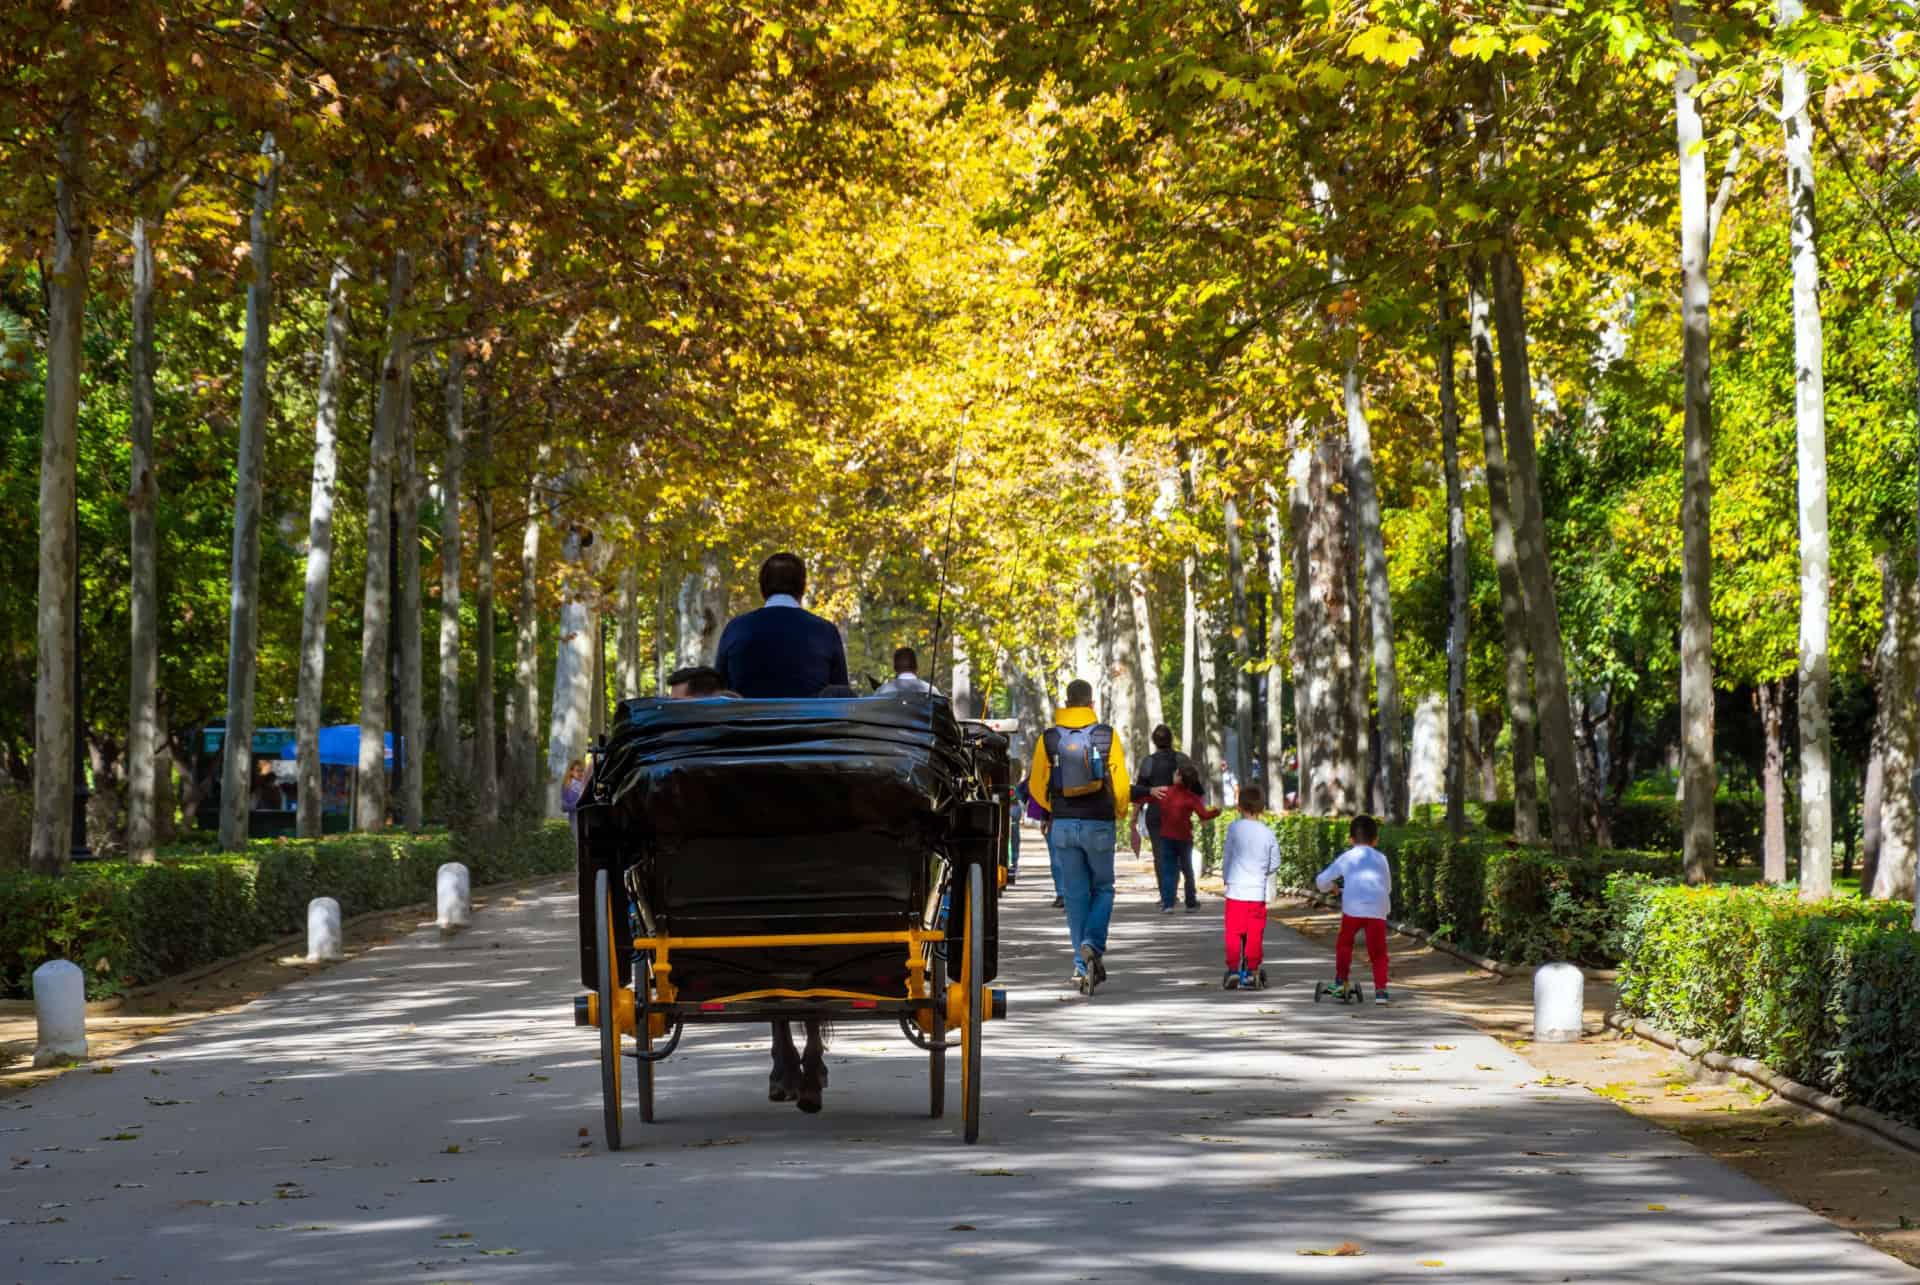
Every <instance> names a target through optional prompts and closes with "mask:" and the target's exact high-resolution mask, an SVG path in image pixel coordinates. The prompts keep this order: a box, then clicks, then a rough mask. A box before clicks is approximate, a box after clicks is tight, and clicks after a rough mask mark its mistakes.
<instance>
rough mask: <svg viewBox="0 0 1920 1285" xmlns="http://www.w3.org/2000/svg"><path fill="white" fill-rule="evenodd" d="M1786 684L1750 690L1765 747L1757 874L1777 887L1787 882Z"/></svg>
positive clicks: (1768, 684)
mask: <svg viewBox="0 0 1920 1285" xmlns="http://www.w3.org/2000/svg"><path fill="white" fill-rule="evenodd" d="M1785 686H1786V682H1785V680H1784V679H1775V680H1773V681H1772V682H1766V683H1760V684H1759V685H1757V686H1756V687H1755V688H1754V692H1753V704H1754V708H1755V710H1756V711H1758V713H1759V715H1760V729H1761V735H1762V737H1763V738H1764V740H1763V743H1764V746H1765V748H1764V750H1763V751H1762V758H1761V767H1760V790H1761V822H1760V827H1761V829H1760V836H1761V837H1760V877H1761V878H1762V879H1764V880H1765V881H1766V882H1768V883H1770V884H1773V885H1774V886H1776V887H1778V886H1779V885H1780V884H1783V883H1785V882H1786V881H1787V785H1786V776H1787V774H1786V767H1787V753H1786V738H1785V736H1784V735H1783V733H1782V730H1781V729H1782V724H1783V723H1784V722H1785V719H1786V704H1787V698H1786V692H1785V691H1783V690H1782V689H1783V688H1784V687H1785Z"/></svg>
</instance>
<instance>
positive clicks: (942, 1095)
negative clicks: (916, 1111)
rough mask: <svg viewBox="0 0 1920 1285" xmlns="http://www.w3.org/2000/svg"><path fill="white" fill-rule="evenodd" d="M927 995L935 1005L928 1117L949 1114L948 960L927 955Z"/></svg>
mask: <svg viewBox="0 0 1920 1285" xmlns="http://www.w3.org/2000/svg"><path fill="white" fill-rule="evenodd" d="M927 994H928V996H929V997H930V998H931V999H932V1002H933V1032H932V1035H933V1046H932V1047H931V1048H929V1049H928V1050H927V1114H928V1115H930V1116H932V1117H933V1118H934V1119H936V1120H938V1119H939V1118H940V1117H941V1116H943V1115H945V1114H946V1113H947V1047H946V1045H947V956H946V952H944V951H939V950H933V949H929V950H928V951H927Z"/></svg>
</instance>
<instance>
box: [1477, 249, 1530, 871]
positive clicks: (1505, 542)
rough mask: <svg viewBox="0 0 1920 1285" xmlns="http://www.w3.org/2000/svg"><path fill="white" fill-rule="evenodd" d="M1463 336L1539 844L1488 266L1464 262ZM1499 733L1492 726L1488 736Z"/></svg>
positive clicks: (1518, 774) (1525, 801) (1522, 606)
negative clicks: (1468, 348) (1468, 351)
mask: <svg viewBox="0 0 1920 1285" xmlns="http://www.w3.org/2000/svg"><path fill="white" fill-rule="evenodd" d="M1467 314H1468V339H1469V342H1470V344H1471V345H1472V348H1473V384H1474V394H1475V400H1476V401H1477V402H1478V404H1479V408H1480V441H1481V447H1482V450H1483V451H1484V458H1485V460H1486V470H1487V514H1488V518H1489V521H1490V526H1491V531H1492V537H1493V539H1492V544H1493V565H1494V571H1495V574H1496V577H1497V578H1498V580H1499V582H1500V632H1501V643H1502V646H1503V648H1504V651H1505V658H1506V694H1507V722H1508V724H1509V726H1511V728H1512V729H1513V737H1512V740H1513V817H1514V821H1513V837H1514V838H1516V839H1518V840H1519V841H1520V842H1521V843H1538V842H1539V841H1540V789H1539V785H1538V777H1537V775H1536V773H1535V771H1534V759H1535V757H1536V752H1535V750H1536V745H1535V737H1536V734H1537V724H1536V719H1535V716H1534V706H1533V680H1532V677H1531V674H1530V671H1531V669H1532V667H1533V645H1532V643H1531V642H1529V641H1528V638H1529V635H1528V630H1527V607H1526V595H1525V594H1523V593H1522V592H1521V591H1520V555H1519V552H1518V549H1517V547H1516V545H1515V543H1514V537H1513V497H1512V492H1511V491H1510V489H1509V488H1508V486H1507V447H1506V439H1505V436H1504V435H1503V434H1502V432H1501V429H1500V386H1499V381H1498V376H1497V375H1496V374H1495V370H1494V352H1493V348H1494V345H1493V327H1492V324H1491V320H1490V317H1489V308H1488V296H1487V283H1486V270H1485V268H1484V267H1483V266H1482V264H1481V262H1480V260H1479V259H1478V258H1477V257H1475V258H1470V259H1469V260H1468V261H1467ZM1498 735H1499V733H1498V732H1497V731H1491V732H1490V737H1489V739H1495V738H1497V737H1498Z"/></svg>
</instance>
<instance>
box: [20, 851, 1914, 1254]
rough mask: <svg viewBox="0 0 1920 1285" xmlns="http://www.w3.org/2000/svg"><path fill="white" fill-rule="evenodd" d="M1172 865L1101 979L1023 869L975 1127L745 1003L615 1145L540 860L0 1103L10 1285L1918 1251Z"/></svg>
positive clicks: (898, 1054) (907, 1077)
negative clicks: (788, 1044) (655, 1120)
mask: <svg viewBox="0 0 1920 1285" xmlns="http://www.w3.org/2000/svg"><path fill="white" fill-rule="evenodd" d="M1141 871H1142V867H1140V866H1138V865H1133V866H1132V870H1131V873H1130V875H1129V878H1128V880H1127V891H1126V893H1125V895H1124V897H1123V904H1122V908H1121V910H1120V914H1119V916H1118V919H1117V922H1116V927H1115V932H1114V938H1113V943H1112V953H1111V960H1112V965H1113V980H1112V981H1111V982H1110V983H1109V984H1108V985H1107V986H1106V987H1103V988H1102V989H1101V991H1100V993H1099V995H1098V996H1097V997H1096V998H1095V999H1094V1000H1093V1001H1091V1002H1087V1001H1084V1000H1082V999H1080V998H1079V997H1078V996H1074V995H1072V994H1071V993H1070V992H1069V990H1068V989H1067V988H1066V987H1065V986H1064V985H1063V984H1062V983H1063V981H1064V978H1065V975H1066V972H1067V970H1068V965H1067V956H1066V943H1065V940H1064V937H1065V933H1064V930H1063V929H1062V928H1061V927H1060V922H1059V918H1058V915H1057V913H1056V912H1053V911H1051V910H1049V909H1048V908H1047V894H1046V891H1045V890H1044V889H1042V888H1041V887H1040V886H1038V881H1037V880H1030V882H1029V883H1024V884H1022V885H1020V886H1019V887H1018V888H1016V889H1014V890H1012V891H1011V892H1010V893H1009V900H1008V903H1007V905H1008V910H1007V914H1006V918H1005V919H1004V920H1003V923H1004V924H1005V926H1006V931H1007V933H1008V941H1007V943H1006V945H1005V947H1004V953H1003V956H1002V960H1003V963H1002V978H1003V981H1004V983H1005V984H1006V985H1008V986H1009V987H1010V988H1011V989H1012V997H1011V1000H1012V1016H1011V1018H1010V1020H1008V1021H1007V1022H1005V1023H1002V1024H996V1025H994V1026H990V1027H989V1028H988V1035H989V1039H988V1044H987V1062H986V1072H985V1081H984V1082H985V1085H986V1093H987V1114H986V1119H985V1129H984V1134H983V1137H982V1140H981V1143H980V1144H979V1145H978V1146H976V1147H971V1148H969V1147H965V1146H962V1145H961V1144H960V1143H959V1142H958V1141H957V1139H956V1137H955V1132H954V1127H953V1124H954V1120H953V1119H952V1118H950V1119H949V1121H947V1122H935V1121H930V1120H928V1119H926V1118H925V1115H924V1113H925V1104H926V1074H925V1060H924V1055H923V1054H920V1053H917V1052H916V1051H914V1050H913V1049H911V1048H910V1047H909V1046H908V1045H907V1044H906V1043H905V1041H904V1040H903V1039H902V1038H901V1037H900V1035H899V1032H898V1031H897V1029H896V1030H887V1029H885V1028H882V1027H877V1026H876V1027H861V1026H852V1027H843V1028H842V1030H841V1031H840V1033H839V1037H838V1040H837V1042H836V1044H835V1046H834V1049H833V1051H832V1054H831V1063H830V1064H831V1069H832V1077H833V1078H832V1086H831V1088H830V1090H829V1093H828V1099H827V1110H826V1112H825V1113H824V1114H822V1115H819V1116H813V1117H809V1116H804V1115H801V1114H800V1113H799V1112H797V1111H795V1110H794V1109H793V1108H792V1107H790V1106H776V1105H772V1104H769V1103H767V1102H766V1101H765V1096H764V1095H765V1089H764V1085H765V1082H766V1074H765V1073H766V1067H767V1062H766V1054H765V1039H764V1036H763V1035H761V1034H759V1033H758V1032H755V1033H754V1034H753V1035H751V1036H749V1035H748V1034H747V1032H746V1030H745V1029H744V1028H743V1029H740V1030H737V1031H728V1030H726V1029H722V1030H718V1031H716V1030H708V1031H703V1032H700V1033H697V1034H694V1035H690V1036H689V1037H688V1038H687V1040H686V1043H685V1044H684V1045H683V1048H682V1051H681V1053H680V1054H679V1055H677V1056H676V1057H675V1058H674V1059H673V1060H672V1061H671V1062H669V1063H667V1064H666V1065H665V1066H664V1067H663V1068H662V1077H661V1082H660V1089H659V1111H660V1117H661V1122H660V1123H659V1124H658V1125H656V1126H652V1127H648V1128H644V1129H642V1128H641V1127H640V1126H639V1125H638V1123H637V1121H636V1120H635V1119H634V1117H633V1116H632V1115H631V1114H629V1116H628V1128H629V1131H630V1138H631V1135H632V1134H633V1133H639V1134H640V1135H641V1137H640V1140H639V1144H638V1145H637V1146H634V1145H632V1144H631V1142H630V1146H629V1149H628V1150H626V1151H624V1152H621V1153H619V1154H617V1155H607V1154H605V1153H604V1152H603V1151H602V1150H601V1148H600V1143H599V1118H600V1111H599V1098H598V1095H599V1075H598V1071H597V1067H596V1063H595V1042H594V1039H593V1036H592V1035H591V1033H590V1032H587V1031H583V1030H576V1029H575V1028H573V1027H572V1026H570V1025H569V1024H568V1023H569V1021H570V1017H569V999H570V997H571V996H572V994H573V993H574V990H575V989H576V988H575V985H574V977H573V968H574V953H573V939H572V933H573V923H572V918H571V916H572V913H573V909H572V899H571V893H570V891H569V890H560V889H554V890H551V891H546V890H543V891H541V892H538V893H535V894H529V895H528V896H526V897H523V898H521V899H519V900H518V902H517V903H515V904H510V905H505V906H502V907H500V908H498V909H494V910H490V911H488V912H485V913H483V914H482V915H481V916H479V918H478V919H477V921H476V925H475V928H474V929H473V931H471V932H469V933H468V934H466V935H465V936H463V937H461V938H459V939H456V941H454V942H453V943H451V944H445V945H443V944H442V943H440V942H439V941H438V940H437V939H436V938H435V936H434V935H433V934H431V933H425V934H419V935H416V936H414V937H411V938H407V939H404V940H402V941H400V942H396V943H394V944H393V945H391V946H388V947H384V948H382V949H379V950H376V951H374V952H372V953H370V954H369V955H367V956H364V957H363V958H361V959H358V960H355V961H353V962H351V963H349V964H346V965H343V966H341V967H339V968H336V969H334V970H332V971H330V972H327V973H325V974H323V975H321V976H319V977H316V978H314V979H312V980H310V981H308V982H305V983H302V984H299V985H296V986H292V987H289V988H287V989H285V990H283V991H280V992H279V993H277V994H275V995H273V996H270V997H269V998H267V999H265V1000H262V1001H260V1002H259V1003H257V1004H255V1005H253V1006H252V1007H250V1008H248V1009H246V1010H244V1011H242V1012H240V1013H236V1014H233V1015H229V1016H225V1017H218V1018H213V1019H209V1020H207V1021H205V1022H202V1023H200V1024H198V1025H195V1026H193V1027H192V1028H190V1029H189V1030H187V1031H185V1032H182V1033H180V1034H177V1035H172V1036H168V1037H166V1038H164V1039H160V1040H157V1041H154V1042H152V1043H150V1044H147V1045H145V1046H142V1047H140V1048H138V1049H136V1050H134V1051H133V1052H131V1053H129V1054H126V1055H123V1056H122V1057H120V1058H119V1059H118V1060H117V1061H116V1063H115V1070H114V1072H113V1073H112V1074H111V1075H98V1074H88V1073H86V1072H78V1073H75V1074H71V1075H68V1076H65V1077H62V1078H61V1079H59V1080H57V1081H55V1082H53V1083H51V1084H47V1085H44V1086H41V1087H39V1088H37V1089H35V1090H33V1091H31V1092H29V1093H27V1094H25V1095H23V1096H21V1097H17V1098H15V1099H12V1100H10V1101H5V1102H0V1154H4V1155H6V1156H8V1157H10V1160H9V1167H8V1168H6V1169H5V1170H0V1280H5V1279H10V1278H12V1279H19V1280H30V1281H44V1280H51V1281H106V1280H140V1281H149V1280H153V1281H160V1280H167V1281H187V1282H193V1285H206V1283H210V1282H215V1281H274V1282H295V1281H299V1282H306V1281H436V1280H473V1281H482V1280H484V1281H494V1282H520V1281H539V1282H550V1281H586V1280H592V1279H596V1278H597V1279H605V1280H653V1281H660V1280H671V1281H674V1282H676V1283H682V1282H685V1283H697V1282H716V1283H718V1282H728V1283H734V1282H757V1281H762V1280H776V1279H777V1280H783V1281H823V1282H826V1281H831V1282H881V1281H899V1280H905V1279H909V1278H912V1279H935V1280H962V1279H968V1280H972V1279H988V1278H991V1279H1005V1280H1022V1281H1073V1280H1101V1281H1131V1280H1173V1279H1180V1280H1210V1281H1231V1280H1249V1281H1250V1280H1259V1279H1268V1278H1280V1279H1286V1280H1315V1281H1319V1280H1326V1281H1402V1280H1406V1281H1413V1280H1423V1281H1424V1280H1441V1279H1448V1278H1451V1279H1454V1280H1466V1281H1475V1282H1493V1283H1496V1285H1503V1283H1506V1282H1533V1281H1561V1280H1579V1281H1606V1282H1625V1281H1682V1282H1687V1283H1688V1285H1694V1283H1696V1282H1709V1281H1713V1282H1718V1281H1793V1282H1796V1283H1798V1285H1818V1283H1821V1282H1833V1283H1834V1285H1840V1283H1842V1282H1845V1283H1846V1285H1859V1283H1862V1282H1882V1281H1884V1282H1920V1272H1914V1271H1911V1270H1909V1269H1908V1268H1905V1267H1903V1266H1901V1265H1900V1264H1898V1263H1897V1262H1895V1261H1894V1260H1892V1259H1889V1258H1886V1257H1883V1256H1882V1255H1880V1254H1878V1253H1877V1252H1875V1251H1874V1250H1872V1249H1871V1248H1869V1247H1868V1246H1867V1245H1865V1244H1864V1243H1862V1242H1860V1241H1857V1240H1854V1239H1853V1238H1851V1237H1849V1236H1847V1235H1845V1234H1844V1233H1842V1232H1840V1231H1838V1230H1836V1229H1835V1228H1833V1227H1832V1226H1830V1225H1829V1224H1827V1223H1826V1222H1825V1221H1823V1220H1822V1219H1820V1218H1817V1217H1815V1216H1814V1215H1813V1214H1810V1213H1808V1212H1806V1211H1805V1210H1802V1209H1800V1208H1798V1207H1797V1206H1794V1205H1791V1204H1788V1203H1786V1202H1784V1201H1782V1200H1780V1199H1779V1198H1777V1197H1775V1196H1773V1195H1771V1194H1770V1193H1769V1192H1767V1191H1766V1190H1765V1189H1764V1188H1761V1187H1759V1186H1757V1185H1756V1184H1754V1183H1752V1182H1750V1181H1748V1180H1747V1179H1745V1178H1743V1177H1741V1176H1739V1175H1737V1174H1735V1173H1734V1172H1732V1171H1731V1170H1728V1169H1725V1168H1722V1167H1721V1166H1719V1165H1717V1164H1715V1163H1714V1162H1713V1161H1711V1160H1708V1159H1705V1158H1704V1157H1702V1156H1700V1155H1699V1154H1697V1153H1696V1152H1694V1151H1693V1150H1692V1149H1691V1148H1690V1147H1688V1146H1687V1145H1686V1144H1685V1143H1683V1142H1680V1141H1678V1140H1676V1139H1675V1138H1673V1137H1672V1136H1670V1135H1667V1134H1664V1133H1661V1132H1658V1131H1656V1130H1654V1129H1652V1128H1650V1127H1648V1126H1644V1125H1642V1124H1640V1123H1638V1122H1636V1121H1635V1120H1634V1119H1633V1118H1632V1117H1630V1116H1628V1115H1627V1114H1625V1113H1624V1112H1621V1111H1619V1110H1617V1109H1615V1108H1614V1107H1612V1106H1611V1105H1609V1104H1607V1103H1606V1102H1604V1101H1601V1100H1599V1099H1597V1098H1594V1097H1592V1096H1590V1095H1588V1094H1586V1093H1585V1092H1582V1091H1579V1090H1573V1089H1564V1088H1561V1089H1556V1088H1550V1087H1542V1086H1540V1085H1539V1084H1538V1083H1537V1082H1534V1080H1535V1077H1534V1075H1533V1073H1532V1072H1531V1071H1530V1070H1529V1069H1528V1068H1527V1067H1526V1065H1525V1064H1524V1063H1522V1062H1521V1061H1520V1060H1519V1059H1518V1058H1517V1057H1516V1056H1514V1055H1513V1054H1512V1053H1510V1052H1509V1051H1508V1050H1507V1049H1505V1048H1504V1047H1503V1046H1501V1045H1500V1044H1499V1043H1498V1042H1497V1041H1495V1040H1493V1039H1490V1038H1488V1037H1486V1036H1483V1035H1480V1034H1478V1033H1476V1032H1475V1031H1473V1030H1472V1029H1470V1028H1468V1027H1466V1026H1465V1025H1463V1024H1462V1023H1461V1022H1459V1021H1458V1020H1456V1019H1454V1018H1451V1017H1449V1016H1447V1015H1445V1014H1443V1013H1439V1012H1434V1011H1422V1010H1421V1009H1419V1008H1418V1007H1417V1006H1415V1005H1411V1004H1408V1005H1402V1006H1399V1007H1395V1008H1392V1009H1387V1010H1381V1009H1375V1008H1373V1007H1371V1006H1369V1007H1366V1008H1363V1009H1343V1008H1335V1007H1333V1006H1330V1005H1324V1004H1323V1005H1320V1006H1318V1007H1316V1006H1315V1005H1314V1004H1312V1003H1311V1002H1310V997H1311V990H1312V983H1313V981H1314V979H1315V978H1316V977H1319V976H1321V975H1323V974H1325V973H1326V972H1327V971H1328V966H1327V959H1326V956H1325V954H1324V952H1323V951H1321V950H1320V949H1319V948H1317V947H1314V946H1312V945H1310V944H1309V943H1307V942H1305V941H1304V940H1302V939H1300V938H1298V937H1295V936H1293V935H1292V934H1290V933H1286V932H1278V933H1276V934H1275V937H1276V939H1275V940H1274V941H1273V942H1272V956H1273V957H1272V959H1271V960H1270V963H1269V969H1270V971H1271V973H1272V974H1273V980H1274V983H1275V989H1273V990H1271V991H1269V992H1267V993H1264V994H1237V993H1223V992H1221V991H1220V990H1218V989H1217V984H1218V978H1219V967H1220V965H1219V962H1218V957H1217V955H1216V953H1215V952H1216V950H1217V946H1216V941H1217V933H1218V927H1217V925H1218V922H1219V920H1218V915H1219V905H1218V903H1217V902H1209V903H1208V904H1207V905H1206V907H1205V909H1204V911H1203V913H1199V914H1194V915H1186V914H1175V915H1172V916H1161V915H1159V914H1158V913H1156V912H1155V909H1154V907H1153V905H1152V904H1151V901H1150V898H1149V894H1148V893H1147V892H1146V890H1145V889H1146V883H1145V880H1144V878H1143V877H1142V874H1141ZM1030 873H1040V874H1042V877H1044V872H1043V871H1041V872H1030ZM730 1036H731V1038H730ZM953 1075H954V1079H953V1082H952V1088H951V1091H950V1093H949V1100H950V1102H953V1101H954V1100H955V1099H957V1094H958V1071H957V1068H955V1069H954V1071H953ZM583 1131H584V1132H585V1133H587V1135H588V1137H587V1138H584V1139H583V1138H582V1137H581V1136H580V1135H581V1133H582V1132H583ZM583 1143H590V1145H582V1144H583ZM456 1148H457V1150H456ZM1656 1207H1659V1208H1656ZM1343 1242H1351V1243H1353V1244H1355V1245H1357V1246H1359V1247H1361V1248H1363V1249H1364V1250H1365V1251H1366V1256H1365V1257H1349V1258H1330V1257H1308V1256H1303V1255H1302V1254H1301V1253H1300V1252H1299V1251H1301V1250H1307V1249H1317V1250H1326V1249H1331V1248H1333V1247H1335V1246H1338V1245H1340V1244H1341V1243H1343Z"/></svg>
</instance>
